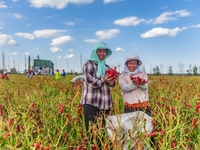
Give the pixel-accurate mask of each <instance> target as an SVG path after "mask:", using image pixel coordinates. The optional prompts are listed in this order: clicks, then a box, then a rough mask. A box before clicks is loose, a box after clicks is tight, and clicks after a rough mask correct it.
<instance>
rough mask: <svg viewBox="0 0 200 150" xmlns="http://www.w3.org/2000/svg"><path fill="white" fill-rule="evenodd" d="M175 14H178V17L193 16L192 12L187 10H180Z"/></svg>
mask: <svg viewBox="0 0 200 150" xmlns="http://www.w3.org/2000/svg"><path fill="white" fill-rule="evenodd" d="M174 14H176V15H177V16H178V17H188V16H191V13H190V12H188V11H186V10H178V11H175V12H174Z"/></svg>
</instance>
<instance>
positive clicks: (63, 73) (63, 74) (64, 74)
mask: <svg viewBox="0 0 200 150" xmlns="http://www.w3.org/2000/svg"><path fill="white" fill-rule="evenodd" d="M62 76H63V77H65V76H66V72H65V70H64V69H63V72H62Z"/></svg>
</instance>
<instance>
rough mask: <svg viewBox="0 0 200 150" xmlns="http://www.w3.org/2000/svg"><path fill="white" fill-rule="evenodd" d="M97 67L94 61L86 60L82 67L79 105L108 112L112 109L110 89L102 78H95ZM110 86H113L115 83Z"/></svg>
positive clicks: (107, 67)
mask: <svg viewBox="0 0 200 150" xmlns="http://www.w3.org/2000/svg"><path fill="white" fill-rule="evenodd" d="M97 65H98V64H97V63H96V62H95V61H91V60H88V61H87V62H86V63H85V64H84V66H83V75H84V82H83V93H82V99H81V104H89V105H92V106H94V107H97V108H98V109H101V110H108V109H110V108H111V107H112V96H111V93H110V87H109V85H108V84H107V83H106V82H105V81H104V80H103V78H98V77H97V76H96V72H97V68H98V67H97ZM107 69H110V67H109V66H108V65H106V70H107ZM111 86H115V83H114V85H111Z"/></svg>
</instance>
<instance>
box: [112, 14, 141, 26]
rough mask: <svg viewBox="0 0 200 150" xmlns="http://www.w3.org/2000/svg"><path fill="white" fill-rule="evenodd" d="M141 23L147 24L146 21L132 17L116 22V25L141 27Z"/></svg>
mask: <svg viewBox="0 0 200 150" xmlns="http://www.w3.org/2000/svg"><path fill="white" fill-rule="evenodd" d="M141 22H145V19H138V17H135V16H132V17H126V18H123V19H118V20H115V21H114V24H115V25H120V26H136V25H139V24H140V23H141Z"/></svg>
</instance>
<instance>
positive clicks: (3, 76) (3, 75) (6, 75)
mask: <svg viewBox="0 0 200 150" xmlns="http://www.w3.org/2000/svg"><path fill="white" fill-rule="evenodd" d="M0 79H6V80H9V78H8V74H7V70H4V72H3V74H1V75H0Z"/></svg>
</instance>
